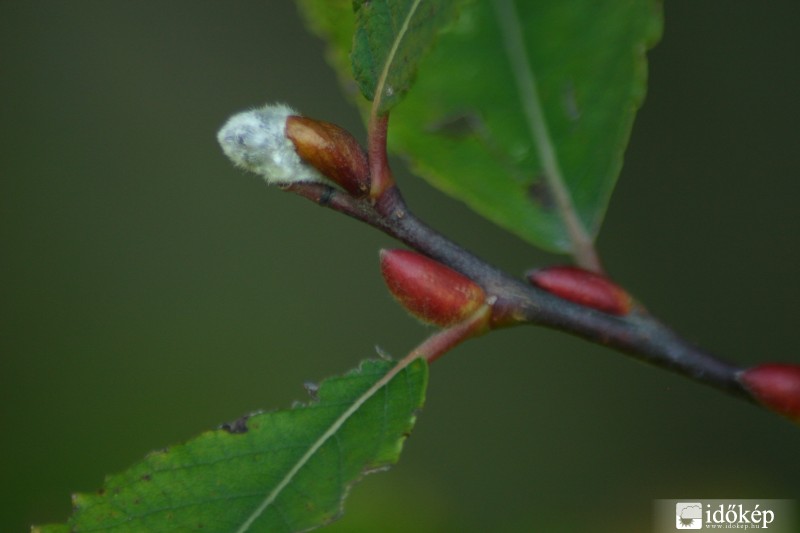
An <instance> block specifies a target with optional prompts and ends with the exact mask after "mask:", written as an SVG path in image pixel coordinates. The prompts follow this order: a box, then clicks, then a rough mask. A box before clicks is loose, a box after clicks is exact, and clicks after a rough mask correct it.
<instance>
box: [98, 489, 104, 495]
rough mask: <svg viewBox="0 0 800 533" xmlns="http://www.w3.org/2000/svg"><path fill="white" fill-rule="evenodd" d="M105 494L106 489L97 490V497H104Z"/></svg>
mask: <svg viewBox="0 0 800 533" xmlns="http://www.w3.org/2000/svg"><path fill="white" fill-rule="evenodd" d="M105 493H106V489H98V490H97V495H98V496H102V495H104V494H105Z"/></svg>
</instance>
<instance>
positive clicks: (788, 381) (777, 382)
mask: <svg viewBox="0 0 800 533" xmlns="http://www.w3.org/2000/svg"><path fill="white" fill-rule="evenodd" d="M739 382H740V383H741V384H742V385H744V387H745V388H746V389H747V390H748V391H749V392H750V394H752V395H753V398H755V400H756V401H758V403H760V404H761V405H763V406H764V407H766V408H768V409H770V410H772V411H775V412H776V413H780V414H782V415H783V416H786V417H789V418H791V419H792V420H794V421H795V422H797V423H800V365H789V364H778V363H772V364H766V365H760V366H756V367H753V368H748V369H747V370H744V371H742V372H741V373H740V374H739Z"/></svg>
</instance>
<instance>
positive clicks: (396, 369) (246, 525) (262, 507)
mask: <svg viewBox="0 0 800 533" xmlns="http://www.w3.org/2000/svg"><path fill="white" fill-rule="evenodd" d="M417 359H421V357H420V356H419V355H417V354H416V353H412V354H411V355H410V356H408V357H405V358H403V359H401V360H400V361H399V362H398V363H397V364H396V365H395V366H393V367H392V368H391V369H390V370H389V371H388V372H387V373H386V374H385V375H384V376H383V377H382V378H381V379H379V380H378V381H376V382H375V383H374V384H373V385H372V386H371V387H370V388H369V389H367V390H366V391H365V392H364V393H363V394H362V395H361V396H359V397H358V398H357V399H356V400H355V401H354V402H353V404H352V405H350V407H348V408H347V409H346V410H345V411H344V412H343V413H342V414H341V415H339V417H338V418H337V419H336V420H334V422H333V423H332V424H331V425H330V427H329V428H328V429H327V430H325V432H324V433H323V434H322V435H320V436H319V438H318V439H317V440H315V441H314V442H313V443H312V444H311V446H309V448H308V450H306V452H305V453H304V454H303V456H302V457H300V459H298V460H297V462H296V463H295V464H294V465H293V466H292V468H291V469H290V470H289V471H288V472H287V473H286V475H285V476H284V477H283V479H281V481H280V482H279V483H278V484H277V485H276V486H275V488H273V489H272V491H271V492H270V493H269V494H267V496H266V497H265V498H264V500H263V501H262V502H261V503H260V504H259V505H258V507H256V508H255V509H254V510H253V512H252V513H251V514H250V516H248V517H247V519H246V520H245V521H244V522H243V523H242V525H241V526H239V529H237V530H236V533H245V532H247V531H248V530H249V529H250V526H252V525H253V523H254V522H255V521H256V520H258V518H259V517H260V516H261V515H262V514H263V513H264V511H266V510H267V508H268V507H269V506H270V505H272V504H273V503H274V502H275V500H276V499H277V498H278V496H280V494H281V492H282V491H283V489H285V488H286V487H287V486H288V485H289V483H291V482H292V479H294V477H295V476H296V475H297V473H298V472H299V471H300V470H301V469H302V468H303V466H305V465H306V464H307V463H308V461H309V460H310V459H311V458H312V457H313V456H314V454H315V453H316V452H317V451H319V449H320V448H321V447H322V446H323V445H324V444H325V443H326V442H327V441H328V439H330V438H331V437H332V436H333V435H335V434H336V432H337V431H339V429H341V427H342V426H343V425H344V423H345V422H347V420H348V419H349V418H350V417H351V416H353V414H355V413H356V411H358V409H359V408H361V406H362V405H364V403H366V402H367V401H368V400H369V399H370V398H372V397H373V396H374V395H375V393H377V392H378V391H379V390H380V389H381V388H383V387H384V386H385V385H386V384H387V383H389V382H390V381H391V380H392V379H393V378H394V377H395V376H396V375H397V374H399V373H400V372H401V371H402V370H404V369H405V368H407V367H408V366H409V365H411V363H413V362H414V361H416V360H417Z"/></svg>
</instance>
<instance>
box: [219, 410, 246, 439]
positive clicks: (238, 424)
mask: <svg viewBox="0 0 800 533" xmlns="http://www.w3.org/2000/svg"><path fill="white" fill-rule="evenodd" d="M248 418H250V415H244V416H241V417H239V418H237V419H236V420H234V421H233V422H226V423H225V424H222V425H221V426H220V427H219V428H220V429H224V430H225V431H227V432H228V433H231V434H234V435H238V434H240V433H247V431H248V428H247V419H248Z"/></svg>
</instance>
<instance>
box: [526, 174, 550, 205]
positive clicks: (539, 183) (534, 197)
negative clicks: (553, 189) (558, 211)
mask: <svg viewBox="0 0 800 533" xmlns="http://www.w3.org/2000/svg"><path fill="white" fill-rule="evenodd" d="M528 198H530V200H531V201H532V202H533V203H535V204H536V205H538V206H539V207H541V208H542V209H546V210H551V209H553V208H554V207H555V201H554V200H553V195H552V194H550V188H549V187H548V186H547V184H546V183H545V181H544V176H538V177H537V178H536V181H534V182H533V183H531V184H530V185H529V186H528Z"/></svg>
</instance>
